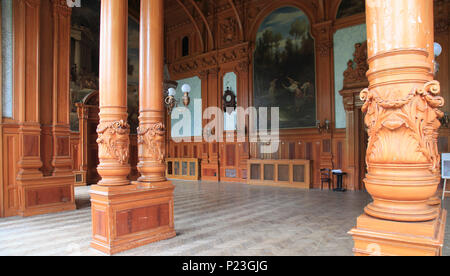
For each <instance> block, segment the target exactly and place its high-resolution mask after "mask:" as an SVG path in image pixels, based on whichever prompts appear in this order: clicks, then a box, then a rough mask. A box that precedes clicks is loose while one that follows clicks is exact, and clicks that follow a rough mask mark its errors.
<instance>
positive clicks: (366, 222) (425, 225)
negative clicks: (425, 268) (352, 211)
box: [349, 209, 447, 256]
mask: <svg viewBox="0 0 450 276" xmlns="http://www.w3.org/2000/svg"><path fill="white" fill-rule="evenodd" d="M446 218H447V211H446V210H444V209H441V210H440V211H439V216H438V218H436V219H434V220H432V221H427V222H396V221H389V220H382V219H377V218H373V217H370V216H368V215H366V214H363V215H361V216H360V217H358V219H357V226H356V228H354V229H352V230H351V231H350V232H349V234H350V235H352V236H353V240H354V242H355V245H354V248H353V253H354V254H355V255H356V256H441V255H442V247H443V244H444V233H445V223H446Z"/></svg>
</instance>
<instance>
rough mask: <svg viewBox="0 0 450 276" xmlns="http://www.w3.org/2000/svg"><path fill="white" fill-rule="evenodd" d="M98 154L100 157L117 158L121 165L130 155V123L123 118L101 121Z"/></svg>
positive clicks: (98, 128) (125, 162) (126, 161)
mask: <svg viewBox="0 0 450 276" xmlns="http://www.w3.org/2000/svg"><path fill="white" fill-rule="evenodd" d="M97 133H98V139H97V143H98V155H99V157H100V159H115V160H117V161H118V162H119V163H120V164H121V165H126V164H128V160H129V157H130V149H129V146H130V125H129V124H128V123H127V122H125V121H123V120H121V121H116V122H108V123H100V124H99V125H98V127H97Z"/></svg>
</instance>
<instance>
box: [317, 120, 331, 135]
mask: <svg viewBox="0 0 450 276" xmlns="http://www.w3.org/2000/svg"><path fill="white" fill-rule="evenodd" d="M330 124H331V122H330V121H329V120H325V121H324V122H323V123H322V122H321V121H320V120H317V121H316V126H317V129H318V130H319V133H323V132H325V133H328V132H329V131H330Z"/></svg>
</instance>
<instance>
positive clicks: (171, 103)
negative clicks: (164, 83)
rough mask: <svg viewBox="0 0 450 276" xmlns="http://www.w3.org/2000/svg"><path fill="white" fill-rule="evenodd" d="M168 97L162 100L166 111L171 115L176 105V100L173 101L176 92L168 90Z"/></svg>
mask: <svg viewBox="0 0 450 276" xmlns="http://www.w3.org/2000/svg"><path fill="white" fill-rule="evenodd" d="M168 91H169V96H167V97H166V98H165V99H164V103H165V104H166V106H167V110H168V111H169V114H171V113H172V110H173V108H174V107H175V106H176V105H177V100H176V99H175V95H176V94H177V91H176V90H175V89H174V88H169V90H168Z"/></svg>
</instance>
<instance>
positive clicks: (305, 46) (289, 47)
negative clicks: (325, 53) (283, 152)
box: [254, 7, 316, 129]
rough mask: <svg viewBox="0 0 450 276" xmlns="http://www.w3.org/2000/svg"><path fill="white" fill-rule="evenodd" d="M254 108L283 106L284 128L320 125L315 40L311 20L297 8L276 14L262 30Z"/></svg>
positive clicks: (257, 60)
mask: <svg viewBox="0 0 450 276" xmlns="http://www.w3.org/2000/svg"><path fill="white" fill-rule="evenodd" d="M254 105H255V107H257V108H258V107H279V108H280V128H281V129H289V128H305V127H313V126H315V124H316V91H315V57H314V40H313V38H312V37H311V35H310V23H309V20H308V17H307V16H306V15H305V13H304V12H302V11H301V10H299V9H297V8H294V7H284V8H280V9H278V10H276V11H274V12H273V13H272V14H270V15H269V16H268V17H267V18H266V19H265V20H264V21H263V23H262V24H261V26H260V28H259V30H258V34H257V38H256V49H255V54H254Z"/></svg>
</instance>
